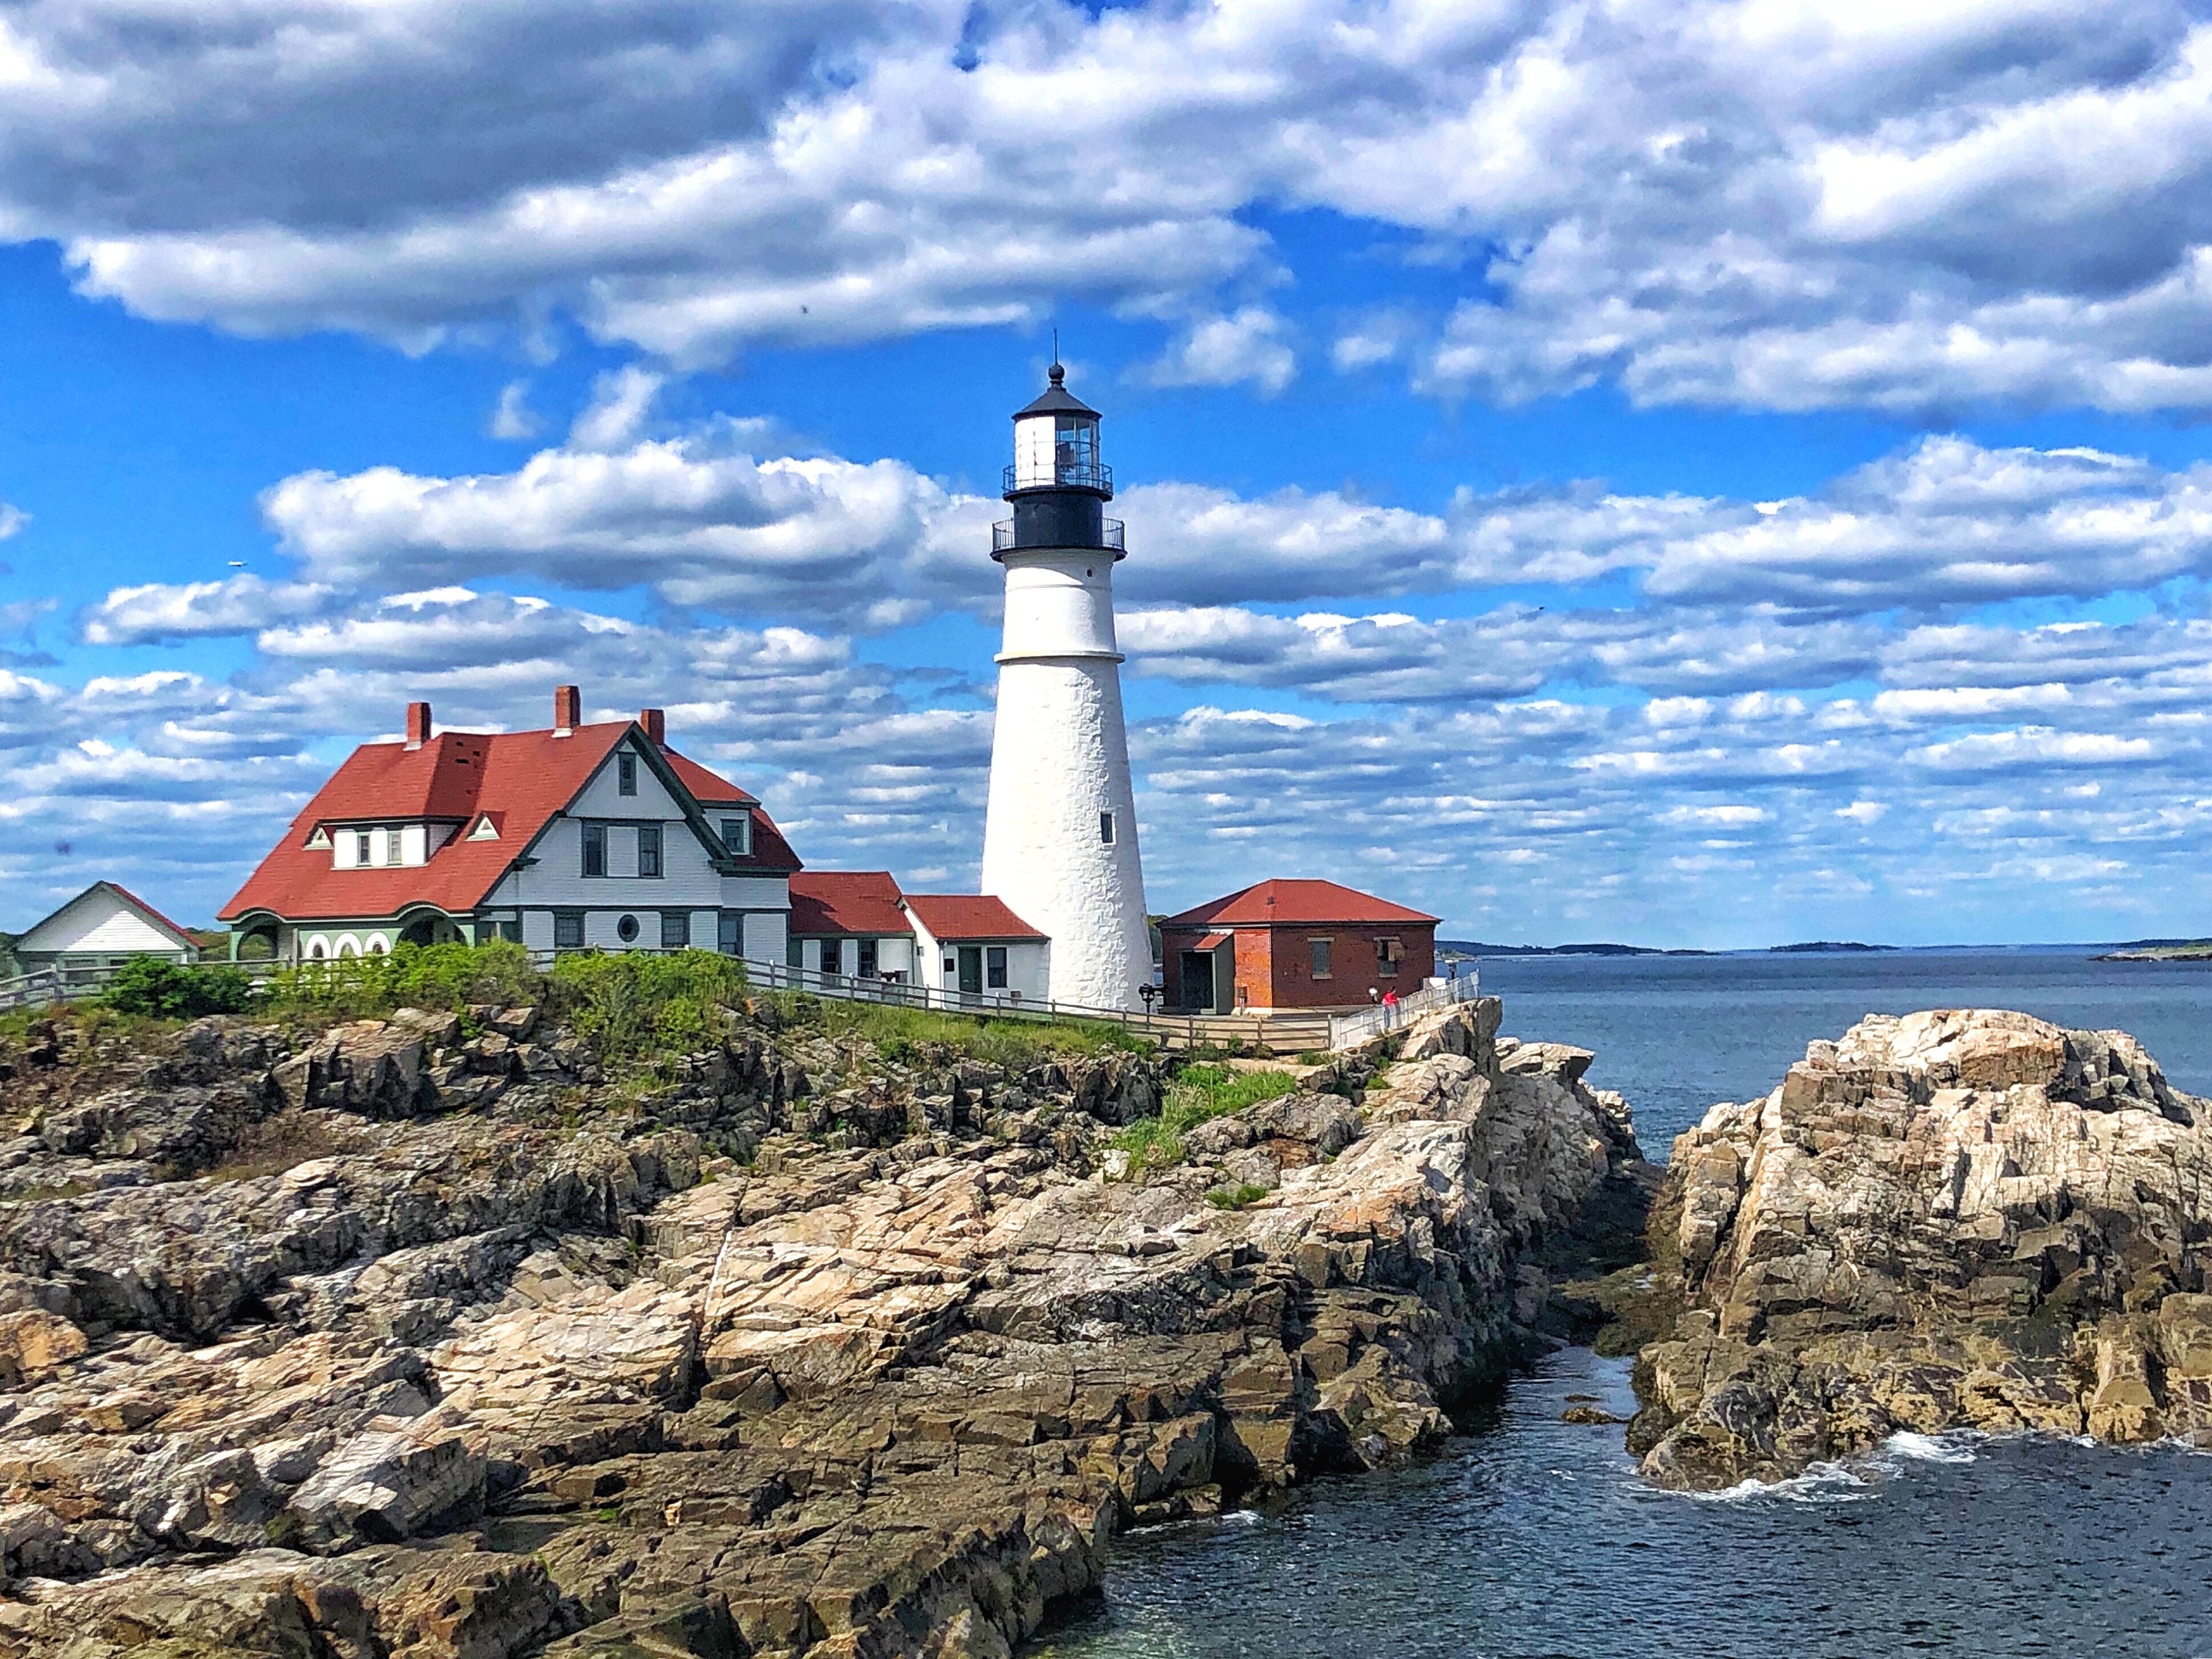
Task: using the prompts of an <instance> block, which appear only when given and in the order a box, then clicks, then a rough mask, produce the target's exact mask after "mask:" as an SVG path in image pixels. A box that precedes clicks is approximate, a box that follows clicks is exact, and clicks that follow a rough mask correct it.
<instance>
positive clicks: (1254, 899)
mask: <svg viewBox="0 0 2212 1659" xmlns="http://www.w3.org/2000/svg"><path fill="white" fill-rule="evenodd" d="M1436 920H1437V918H1436V917H1434V916H1432V915H1428V914H1426V913H1425V912H1424V911H1420V910H1409V909H1407V908H1406V907H1405V906H1404V905H1402V904H1393V903H1391V902H1390V901H1389V900H1388V899H1380V898H1376V896H1374V894H1372V893H1363V892H1361V891H1359V890H1358V889H1357V888H1353V887H1346V886H1343V885H1341V884H1339V883H1336V882H1334V881H1261V882H1255V883H1253V884H1252V885H1251V886H1249V887H1244V888H1240V889H1238V890H1237V891H1236V892H1234V893H1230V894H1226V895H1225V896H1222V897H1220V898H1218V899H1212V900H1210V901H1209V902H1206V903H1204V904H1200V905H1196V906H1194V907H1193V908H1190V909H1188V910H1185V911H1183V912H1182V914H1181V915H1173V916H1170V917H1169V918H1168V919H1167V920H1166V921H1164V922H1162V923H1161V924H1160V926H1162V927H1266V926H1268V925H1270V924H1273V925H1277V926H1284V927H1319V926H1322V924H1324V923H1332V922H1341V923H1344V924H1346V925H1347V926H1350V927H1369V926H1372V925H1376V924H1404V925H1412V924H1416V923H1420V922H1431V923H1433V922H1434V921H1436Z"/></svg>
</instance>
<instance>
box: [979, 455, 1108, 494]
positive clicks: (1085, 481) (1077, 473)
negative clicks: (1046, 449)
mask: <svg viewBox="0 0 2212 1659" xmlns="http://www.w3.org/2000/svg"><path fill="white" fill-rule="evenodd" d="M1017 471H1018V468H1015V467H1012V466H1010V467H1008V468H1006V471H1003V472H1002V473H1000V475H999V476H1000V483H1001V486H1002V488H1001V492H1000V493H1002V494H1004V495H1013V494H1015V493H1016V492H1017V491H1018V490H1025V489H1097V490H1101V491H1103V492H1104V493H1105V494H1107V495H1112V494H1113V493H1114V469H1113V468H1112V467H1110V466H1109V465H1106V463H1105V462H1103V461H1089V462H1084V461H1078V462H1073V463H1070V462H1066V461H1061V462H1060V463H1059V464H1057V465H1054V468H1053V469H1052V482H1051V483H1028V484H1018V483H1015V482H1014V475H1015V473H1016V472H1017Z"/></svg>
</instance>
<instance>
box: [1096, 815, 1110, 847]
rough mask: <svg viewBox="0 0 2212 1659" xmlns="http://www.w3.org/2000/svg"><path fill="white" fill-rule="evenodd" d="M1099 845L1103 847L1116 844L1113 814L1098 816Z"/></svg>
mask: <svg viewBox="0 0 2212 1659" xmlns="http://www.w3.org/2000/svg"><path fill="white" fill-rule="evenodd" d="M1098 844H1099V845H1100V846H1102V847H1111V846H1112V845H1113V844H1114V815H1113V814H1112V813H1111V812H1101V813H1100V814H1099V815H1098Z"/></svg>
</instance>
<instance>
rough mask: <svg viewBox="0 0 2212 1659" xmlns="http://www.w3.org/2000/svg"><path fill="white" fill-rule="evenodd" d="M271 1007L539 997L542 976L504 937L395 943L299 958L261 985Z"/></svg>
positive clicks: (342, 1011)
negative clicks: (352, 953)
mask: <svg viewBox="0 0 2212 1659" xmlns="http://www.w3.org/2000/svg"><path fill="white" fill-rule="evenodd" d="M262 994H263V998H264V1006H266V1007H267V1008H268V1009H269V1011H270V1012H272V1013H276V1014H301V1015H308V1016H313V1017H336V1018H347V1019H362V1018H372V1017H374V1016H377V1015H381V1014H388V1013H391V1012H392V1011H393V1010H395V1009H399V1008H446V1009H451V1010H452V1011H453V1012H455V1013H459V1012H464V1011H465V1010H466V1009H467V1008H468V1007H469V1006H470V1005H471V1003H490V1004H495V1005H498V1006H513V1005H515V1004H519V1003H530V1002H537V1001H539V1000H543V998H544V995H545V980H544V976H543V975H540V974H539V973H538V970H537V969H535V968H533V967H532V965H531V962H530V952H529V951H526V950H524V949H523V948H522V947H521V946H520V945H514V944H510V943H508V942H507V941H506V940H504V939H498V940H494V941H492V942H491V943H489V944H486V945H404V944H403V945H395V946H393V947H392V951H391V953H390V954H389V955H386V956H370V957H335V958H332V959H331V960H328V961H324V962H302V963H294V964H292V965H291V966H289V967H284V968H279V969H277V970H276V972H275V973H273V974H271V975H270V976H269V978H268V980H267V981H266V982H265V983H264V987H263V990H262Z"/></svg>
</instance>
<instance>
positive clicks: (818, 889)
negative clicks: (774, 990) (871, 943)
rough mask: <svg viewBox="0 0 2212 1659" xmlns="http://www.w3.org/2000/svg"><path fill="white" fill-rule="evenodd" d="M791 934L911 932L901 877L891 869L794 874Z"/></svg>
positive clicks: (810, 871) (820, 871) (816, 871)
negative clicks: (902, 904) (901, 904)
mask: <svg viewBox="0 0 2212 1659" xmlns="http://www.w3.org/2000/svg"><path fill="white" fill-rule="evenodd" d="M790 931H791V933H793V935H807V936H811V935H814V934H817V933H862V934H870V935H876V934H884V933H912V932H913V931H914V928H913V924H912V923H910V922H908V921H907V919H906V912H905V911H903V910H902V909H900V908H899V890H898V883H897V882H896V881H894V880H892V879H891V872H890V871H888V870H807V871H803V872H800V873H799V874H797V875H794V876H793V877H792V878H791V921H790Z"/></svg>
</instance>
